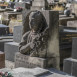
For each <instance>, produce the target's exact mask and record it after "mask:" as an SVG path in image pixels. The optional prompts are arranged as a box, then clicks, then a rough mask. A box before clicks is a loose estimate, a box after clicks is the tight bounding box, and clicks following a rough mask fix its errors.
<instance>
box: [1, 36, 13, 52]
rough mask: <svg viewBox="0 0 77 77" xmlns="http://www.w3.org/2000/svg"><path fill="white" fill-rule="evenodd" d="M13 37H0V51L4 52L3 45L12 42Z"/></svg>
mask: <svg viewBox="0 0 77 77" xmlns="http://www.w3.org/2000/svg"><path fill="white" fill-rule="evenodd" d="M12 41H13V37H12V36H1V37H0V51H2V52H4V44H5V43H6V42H12Z"/></svg>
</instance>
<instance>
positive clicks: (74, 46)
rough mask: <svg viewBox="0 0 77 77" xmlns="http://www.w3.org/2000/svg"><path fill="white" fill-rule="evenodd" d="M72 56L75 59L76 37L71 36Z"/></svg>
mask: <svg viewBox="0 0 77 77" xmlns="http://www.w3.org/2000/svg"><path fill="white" fill-rule="evenodd" d="M72 58H73V59H77V38H75V37H74V38H72Z"/></svg>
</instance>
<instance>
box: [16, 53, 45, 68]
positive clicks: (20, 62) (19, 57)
mask: <svg viewBox="0 0 77 77" xmlns="http://www.w3.org/2000/svg"><path fill="white" fill-rule="evenodd" d="M15 67H16V68H17V67H25V68H34V67H41V68H45V67H46V60H45V59H43V58H38V57H30V56H28V55H23V54H21V53H16V55H15Z"/></svg>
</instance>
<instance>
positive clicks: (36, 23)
mask: <svg viewBox="0 0 77 77" xmlns="http://www.w3.org/2000/svg"><path fill="white" fill-rule="evenodd" d="M44 24H45V22H44V16H43V15H42V13H41V12H40V11H33V12H31V13H30V15H29V26H30V29H31V30H34V31H35V32H42V31H43V30H44V28H46V26H45V25H44Z"/></svg>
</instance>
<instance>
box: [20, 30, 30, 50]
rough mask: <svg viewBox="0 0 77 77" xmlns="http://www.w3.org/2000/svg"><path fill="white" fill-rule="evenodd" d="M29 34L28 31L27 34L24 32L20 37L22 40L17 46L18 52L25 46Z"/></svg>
mask: <svg viewBox="0 0 77 77" xmlns="http://www.w3.org/2000/svg"><path fill="white" fill-rule="evenodd" d="M29 33H30V31H29V32H26V33H25V34H24V35H23V37H22V39H21V43H20V44H19V50H20V48H21V47H22V46H24V45H26V44H27V36H28V34H29Z"/></svg>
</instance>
